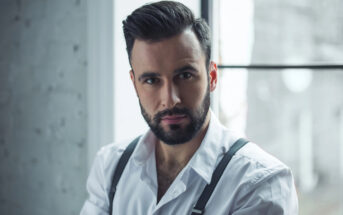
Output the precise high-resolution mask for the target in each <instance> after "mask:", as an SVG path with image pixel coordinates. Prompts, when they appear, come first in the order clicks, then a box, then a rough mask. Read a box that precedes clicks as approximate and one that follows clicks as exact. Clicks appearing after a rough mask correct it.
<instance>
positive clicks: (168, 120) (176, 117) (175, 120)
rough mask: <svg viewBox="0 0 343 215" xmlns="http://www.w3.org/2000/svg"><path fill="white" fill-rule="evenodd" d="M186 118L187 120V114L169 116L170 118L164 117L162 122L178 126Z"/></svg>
mask: <svg viewBox="0 0 343 215" xmlns="http://www.w3.org/2000/svg"><path fill="white" fill-rule="evenodd" d="M186 118H187V115H185V114H181V115H180V114H175V115H168V116H164V117H162V122H165V123H167V124H177V123H180V122H181V121H182V120H184V119H186Z"/></svg>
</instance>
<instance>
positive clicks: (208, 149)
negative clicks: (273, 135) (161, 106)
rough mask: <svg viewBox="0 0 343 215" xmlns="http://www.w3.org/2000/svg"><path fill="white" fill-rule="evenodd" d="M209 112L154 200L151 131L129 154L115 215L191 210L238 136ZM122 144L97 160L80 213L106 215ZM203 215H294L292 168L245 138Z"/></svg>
mask: <svg viewBox="0 0 343 215" xmlns="http://www.w3.org/2000/svg"><path fill="white" fill-rule="evenodd" d="M238 138H239V137H238V136H236V135H235V134H234V133H233V132H232V131H229V130H228V129H226V128H225V127H223V126H222V125H221V124H220V123H219V121H218V119H217V118H216V117H215V116H214V114H213V113H211V120H210V124H209V128H208V130H207V133H206V135H205V137H204V139H203V141H202V143H201V145H200V147H199V148H198V150H197V151H196V153H195V154H194V155H193V157H192V158H191V160H190V161H189V162H188V164H187V165H186V166H185V167H184V168H183V170H182V171H181V172H180V173H179V174H178V176H177V177H176V178H175V180H174V181H173V183H172V184H171V186H170V187H169V189H168V190H167V192H166V193H165V194H164V196H163V197H162V198H161V200H160V201H159V202H158V203H156V202H157V201H156V200H157V174H156V160H155V143H156V137H155V135H154V134H153V133H152V132H151V131H150V130H149V131H148V132H147V133H146V134H145V135H143V136H142V137H141V138H140V140H139V142H138V144H137V147H136V149H135V151H134V152H133V154H132V156H131V158H130V160H129V162H128V163H127V165H126V168H125V170H124V172H123V174H122V176H121V179H120V181H119V183H118V186H117V191H116V194H115V197H114V200H113V213H112V214H113V215H157V214H161V215H175V214H177V215H183V214H185V215H186V214H187V215H188V214H191V210H192V208H193V206H194V205H195V203H196V202H197V200H198V198H199V196H200V194H201V192H202V191H203V189H204V187H205V185H206V184H209V183H210V181H211V176H212V173H213V171H214V169H215V167H216V165H217V164H218V162H219V161H220V160H221V158H222V157H223V154H224V153H225V152H227V151H228V150H229V148H230V146H231V145H232V144H233V143H234V142H235V141H236V140H237V139H238ZM124 149H125V147H118V145H115V144H111V145H107V146H105V147H103V148H102V149H101V150H100V151H99V152H98V153H97V156H96V158H95V161H94V164H93V167H92V169H91V172H90V174H89V178H88V181H87V190H88V193H89V197H88V199H87V200H86V202H85V203H84V205H83V208H82V210H81V215H105V214H106V215H108V214H110V213H109V211H108V208H109V198H108V193H109V189H110V186H111V176H112V174H113V172H114V169H115V167H116V165H117V162H118V160H119V158H120V156H121V154H122V153H123V151H124ZM204 214H206V215H222V214H225V215H228V214H232V215H257V214H258V215H279V214H289V215H296V214H298V199H297V194H296V190H295V186H294V181H293V176H292V173H291V170H290V169H289V168H288V167H287V166H285V165H284V164H283V163H281V162H280V161H279V160H277V159H276V158H274V157H273V156H271V155H270V154H268V153H266V152H265V151H263V150H262V149H261V148H259V147H258V146H257V145H256V144H254V143H252V142H249V143H248V144H247V145H245V146H244V147H243V148H241V149H240V150H239V151H238V152H237V153H236V155H235V156H233V158H232V159H231V161H230V163H229V164H228V166H227V167H226V169H225V172H224V173H223V175H222V177H221V179H220V180H219V182H218V184H217V186H216V188H215V190H214V192H213V194H212V196H211V198H210V199H209V201H208V203H207V205H206V207H205V212H204Z"/></svg>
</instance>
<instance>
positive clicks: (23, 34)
mask: <svg viewBox="0 0 343 215" xmlns="http://www.w3.org/2000/svg"><path fill="white" fill-rule="evenodd" d="M86 18H87V17H86V5H85V1H83V0H74V1H70V0H62V1H60V0H59V1H46V0H31V1H21V0H16V1H13V0H3V1H0V31H1V34H0V35H1V36H0V172H1V175H0V187H1V190H0V214H6V215H21V214H34V215H46V214H64V215H68V214H78V213H79V210H80V208H81V206H82V203H83V201H84V199H85V197H86V193H85V180H86V175H87V147H86V138H87V137H86V133H87V131H86V129H87V127H86V126H87V116H86V115H87V114H86V111H87V105H86V98H87V95H86V90H87V89H86V87H87V85H86V83H87V82H86V81H87V80H86V78H87V72H86V71H87V61H86V59H87V44H86V39H87V38H86V35H87V29H86V26H87V23H86Z"/></svg>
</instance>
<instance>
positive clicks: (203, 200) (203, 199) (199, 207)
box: [109, 136, 249, 215]
mask: <svg viewBox="0 0 343 215" xmlns="http://www.w3.org/2000/svg"><path fill="white" fill-rule="evenodd" d="M139 138H140V136H139V137H137V138H136V139H134V140H133V141H132V142H131V143H130V144H129V145H128V146H127V147H126V149H125V151H124V152H123V154H122V156H121V157H120V159H119V161H118V165H117V167H116V169H115V171H114V174H113V178H112V184H111V188H110V192H109V201H110V202H109V203H110V206H109V213H110V214H111V213H112V209H113V199H114V195H115V192H116V189H117V184H118V182H119V179H120V177H121V174H122V173H123V171H124V169H125V166H126V164H127V162H128V161H129V159H130V156H131V155H132V153H133V151H134V150H135V147H136V145H137V143H138V140H139ZM248 142H249V141H248V140H245V139H243V138H240V139H239V140H237V141H236V142H235V143H234V144H233V146H232V147H231V148H230V150H229V151H228V152H226V153H225V154H224V157H223V158H222V160H221V161H220V162H219V164H218V166H217V167H216V169H215V170H214V172H213V175H212V178H211V183H210V184H208V185H206V187H205V189H204V190H203V191H202V193H201V195H200V197H199V199H198V202H197V203H196V204H195V206H194V208H193V209H192V215H197V214H203V213H204V209H205V206H206V204H207V202H208V200H209V199H210V197H211V195H212V193H213V190H214V188H215V187H216V185H217V183H218V181H219V179H220V177H221V176H222V174H223V172H224V170H225V168H226V166H227V165H228V163H229V162H230V160H231V158H232V156H233V155H234V154H235V153H236V152H237V151H238V150H239V149H240V148H242V147H243V146H244V145H245V144H247V143H248Z"/></svg>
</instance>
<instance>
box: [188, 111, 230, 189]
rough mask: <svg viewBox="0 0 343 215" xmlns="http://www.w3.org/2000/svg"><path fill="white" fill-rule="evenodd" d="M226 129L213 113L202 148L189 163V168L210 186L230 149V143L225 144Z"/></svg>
mask: <svg viewBox="0 0 343 215" xmlns="http://www.w3.org/2000/svg"><path fill="white" fill-rule="evenodd" d="M224 130H226V128H225V127H224V126H222V125H221V124H220V122H219V120H218V119H217V117H216V116H215V115H214V113H213V112H212V111H211V119H210V123H209V126H208V129H207V132H206V135H205V137H204V139H203V140H202V142H201V145H200V147H199V148H198V150H197V151H196V152H195V154H194V155H193V157H192V159H191V160H190V161H189V166H190V167H191V168H192V169H193V170H194V171H195V172H197V173H198V174H199V175H200V176H201V177H202V178H203V179H204V180H205V181H206V182H207V183H208V184H209V183H210V182H211V178H212V174H213V172H214V169H215V167H216V165H217V162H218V161H219V159H218V158H219V157H220V155H223V154H224V153H225V152H226V151H227V150H228V148H229V141H225V142H223V134H224V132H223V131H224Z"/></svg>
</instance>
